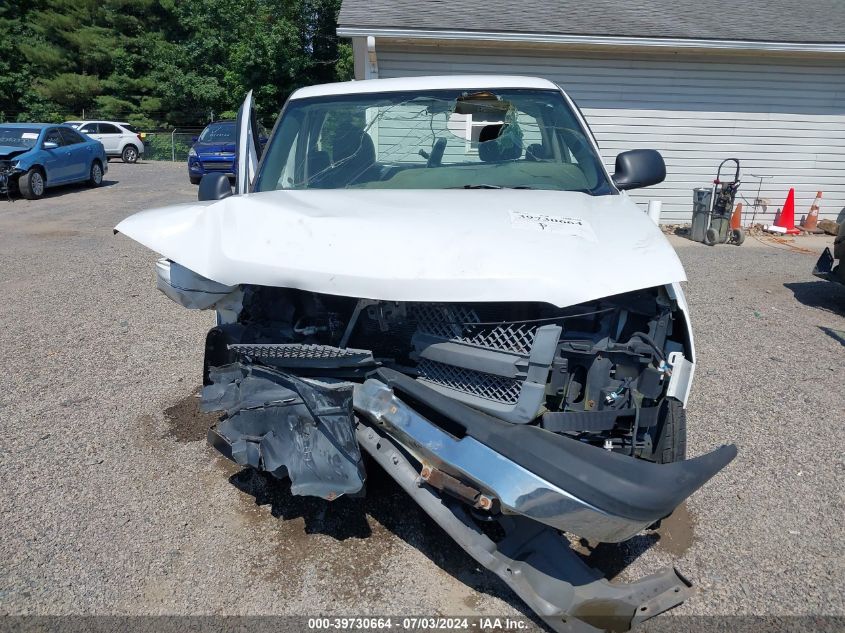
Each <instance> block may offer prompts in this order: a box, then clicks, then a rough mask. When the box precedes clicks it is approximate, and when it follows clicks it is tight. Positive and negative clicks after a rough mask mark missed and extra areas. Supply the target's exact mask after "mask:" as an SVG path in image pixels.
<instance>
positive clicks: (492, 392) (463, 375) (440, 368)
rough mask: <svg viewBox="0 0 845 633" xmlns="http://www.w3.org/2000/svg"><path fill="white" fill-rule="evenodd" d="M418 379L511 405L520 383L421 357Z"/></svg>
mask: <svg viewBox="0 0 845 633" xmlns="http://www.w3.org/2000/svg"><path fill="white" fill-rule="evenodd" d="M417 370H418V371H419V372H420V380H422V381H428V382H431V383H434V384H435V385H440V386H442V387H447V388H449V389H454V390H455V391H460V392H463V393H466V394H469V395H471V396H475V397H477V398H483V399H485V400H491V401H493V402H498V403H502V404H509V405H513V404H516V402H517V401H518V400H519V393H520V388H521V385H522V383H521V382H520V381H518V380H515V379H513V378H506V377H504V376H495V375H493V374H485V373H484V372H480V371H475V370H473V369H465V368H463V367H455V366H453V365H446V364H444V363H438V362H437V361H433V360H428V359H422V360H421V361H420V363H419V365H418V366H417Z"/></svg>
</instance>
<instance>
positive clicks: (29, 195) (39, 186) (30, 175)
mask: <svg viewBox="0 0 845 633" xmlns="http://www.w3.org/2000/svg"><path fill="white" fill-rule="evenodd" d="M18 189H20V191H21V195H22V196H23V197H24V198H26V199H27V200H38V199H39V198H41V197H42V196H43V195H44V189H45V185H44V174H42V173H41V171H40V170H39V169H37V168H35V167H30V168H29V170H28V171H27V172H26V173H25V174H24V175H23V176H21V177H20V178H18Z"/></svg>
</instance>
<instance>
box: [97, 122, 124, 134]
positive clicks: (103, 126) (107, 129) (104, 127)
mask: <svg viewBox="0 0 845 633" xmlns="http://www.w3.org/2000/svg"><path fill="white" fill-rule="evenodd" d="M98 125H99V126H100V134H120V130H119V129H117V127H116V126H114V125H112V124H111V123H99V124H98Z"/></svg>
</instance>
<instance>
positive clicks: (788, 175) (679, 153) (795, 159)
mask: <svg viewBox="0 0 845 633" xmlns="http://www.w3.org/2000/svg"><path fill="white" fill-rule="evenodd" d="M376 48H377V55H378V66H379V76H380V77H401V76H413V75H434V74H464V73H467V74H478V73H482V74H483V73H487V74H491V73H492V74H520V75H537V76H541V77H548V78H549V79H551V80H553V81H555V82H557V83H559V84H560V85H561V86H562V87H563V88H564V89H565V90H566V91H567V92H568V93H569V94H570V96H572V98H573V99H574V100H575V101H576V102H577V103H578V105H579V106H580V108H581V109H582V111H583V112H584V114H585V116H586V118H587V120H588V122H589V124H590V126H591V128H592V130H593V132H594V133H595V135H596V138H597V139H598V142H599V145H600V147H601V150H602V155H603V158H604V161H605V163H606V164H607V166H608V169H609V170H610V171H611V172H612V171H613V165H614V158H615V156H616V154H617V153H619V152H621V151H624V150H627V149H634V148H642V147H648V148H654V149H657V150H659V151H660V152H661V154H663V157H664V159H665V160H666V166H667V174H668V175H667V178H666V181H665V182H664V183H662V184H661V185H657V186H655V187H650V188H648V189H643V190H639V191H634V192H631V196H632V198H633V199H634V200H636V201H637V202H638V203H642V204H645V203H646V202H647V201H648V200H649V199H659V200H662V201H663V221H664V222H668V223H672V222H688V221H689V220H690V216H691V211H692V190H693V188H695V187H701V186H709V184H710V183H711V182H712V180H713V178H714V176H715V172H716V168H717V166H718V165H719V163H720V162H721V161H722V160H723V159H725V158H729V157H735V158H739V159H740V161H741V163H742V175H743V177H742V180H743V185H742V187H741V188H740V194H741V195H743V196H744V197H745V198H746V199H747V201H748V202H749V203H750V202H751V201H753V199H754V198H755V197H756V193H757V182H758V181H757V180H756V179H754V178H752V176H751V174H760V175H767V176H771V178H769V179H767V180H764V181H763V188H762V193H761V197H764V198H768V199H769V200H770V201H771V203H770V206H769V213H768V214H767V215H765V216H763V217H762V219H763V220H764V221H771V219H772V216H773V214H774V212H775V210H776V209H777V207H780V206H781V205H782V204H783V201H784V199H785V197H786V194H787V191H788V190H789V188H790V187H794V188H795V192H796V215H797V218H796V220H797V219H798V218H800V216H801V214H802V213H805V212H806V210H807V209H809V207H810V205H811V204H812V201H813V199H814V198H815V195H816V191H817V190H821V191H823V192H824V195H823V199H822V204H821V209H822V216H823V217H830V218H832V219H837V218H839V219H840V220H841V219H842V217H845V62H843V60H842V59H841V58H840V59H838V60H824V59H812V58H801V57H798V56H793V57H792V58H782V57H781V58H777V59H776V60H775V59H770V60H769V61H766V60H764V58H766V57H770V56H769V55H767V54H765V53H760V54H758V55H756V56H749V55H746V56H744V57H729V56H726V55H724V54H721V55H716V54H710V53H700V54H698V55H697V56H690V55H689V54H683V55H681V54H673V53H661V54H653V55H645V54H634V53H631V52H626V53H617V54H615V55H611V54H601V53H585V52H573V51H569V52H567V51H565V50H563V49H558V50H555V49H550V48H548V47H546V48H540V47H538V48H537V50H534V51H532V50H527V49H513V50H511V49H509V48H507V47H506V46H505V45H502V46H498V47H496V48H483V49H479V48H470V47H458V46H455V45H440V46H431V45H427V46H423V45H416V44H412V43H408V42H404V43H402V44H398V43H391V42H390V41H386V40H378V41H377V44H376ZM723 173H724V172H723ZM760 217H761V216H759V215H758V219H759V218H760Z"/></svg>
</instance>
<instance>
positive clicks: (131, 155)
mask: <svg viewBox="0 0 845 633" xmlns="http://www.w3.org/2000/svg"><path fill="white" fill-rule="evenodd" d="M120 157H121V158H122V159H123V162H124V163H137V162H138V148H137V147H135V146H134V145H132V144H131V143H130V144H129V145H127V146H126V147H124V148H123V153H122V154H121V155H120Z"/></svg>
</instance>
